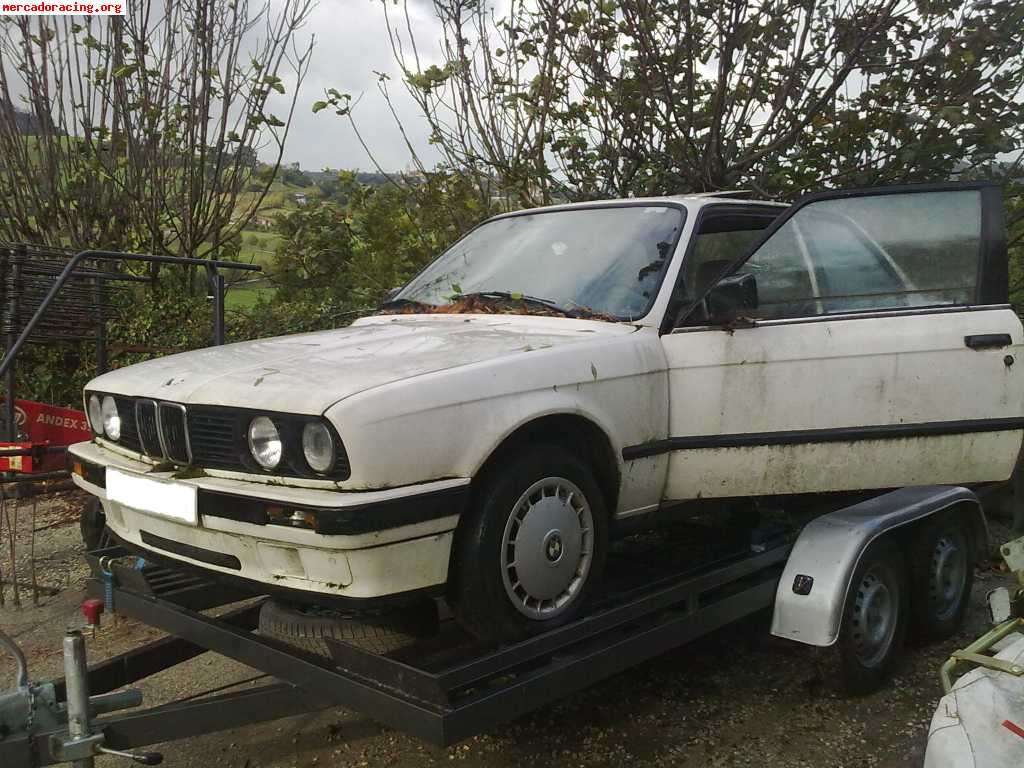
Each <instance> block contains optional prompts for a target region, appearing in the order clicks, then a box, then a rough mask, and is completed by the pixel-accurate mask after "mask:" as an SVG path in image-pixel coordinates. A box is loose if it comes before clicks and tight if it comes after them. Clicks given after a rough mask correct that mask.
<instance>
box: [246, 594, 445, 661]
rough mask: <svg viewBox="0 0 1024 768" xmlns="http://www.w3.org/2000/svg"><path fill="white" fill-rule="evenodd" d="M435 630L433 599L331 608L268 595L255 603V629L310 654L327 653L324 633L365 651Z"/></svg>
mask: <svg viewBox="0 0 1024 768" xmlns="http://www.w3.org/2000/svg"><path fill="white" fill-rule="evenodd" d="M436 631H437V607H436V606H435V605H434V603H433V601H423V602H419V603H411V604H409V605H407V606H402V607H396V608H393V609H388V610H380V611H373V612H346V611H336V610H331V609H327V608H321V607H317V606H304V605H290V604H285V603H279V602H277V601H275V600H268V601H267V602H265V603H264V604H263V606H262V607H261V608H260V620H259V632H260V634H261V635H262V636H264V637H269V638H272V639H274V640H277V641H279V642H282V643H285V644H286V645H290V646H292V647H294V648H298V649H300V650H303V651H306V652H307V653H311V654H313V655H314V656H322V657H324V658H328V659H329V658H331V650H330V648H329V647H328V645H327V642H326V639H325V638H332V639H334V640H341V641H344V642H346V643H349V644H350V645H354V646H357V647H358V648H362V649H363V650H365V651H370V652H371V653H378V654H386V653H391V652H392V651H397V650H398V649H399V648H404V647H406V646H409V645H412V644H413V643H415V642H417V641H418V640H421V639H422V638H424V637H428V636H429V635H431V634H433V633H434V632H436Z"/></svg>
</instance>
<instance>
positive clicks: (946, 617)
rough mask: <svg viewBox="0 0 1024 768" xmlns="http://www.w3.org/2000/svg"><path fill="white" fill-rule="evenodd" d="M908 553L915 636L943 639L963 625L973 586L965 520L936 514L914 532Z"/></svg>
mask: <svg viewBox="0 0 1024 768" xmlns="http://www.w3.org/2000/svg"><path fill="white" fill-rule="evenodd" d="M911 551H912V553H913V554H912V561H911V562H912V565H911V579H912V585H913V597H912V599H911V611H912V618H913V625H914V630H915V633H916V634H917V635H919V636H921V637H922V638H925V639H928V640H944V639H946V638H947V637H950V636H951V635H953V634H954V633H955V632H956V631H957V629H959V628H960V625H961V624H962V623H963V619H964V616H965V614H966V613H967V606H968V604H969V603H970V595H971V587H972V585H973V584H974V567H973V563H972V558H971V551H972V550H971V532H970V530H969V529H968V524H967V521H966V520H965V519H964V517H963V515H961V514H957V512H956V511H955V510H949V511H947V512H944V513H942V514H941V515H937V516H936V517H934V518H933V519H931V520H928V521H926V522H925V523H924V525H923V526H922V527H921V529H920V530H919V531H917V532H916V534H915V535H914V539H913V542H912V543H911Z"/></svg>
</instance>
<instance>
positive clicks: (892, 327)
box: [71, 183, 1024, 640]
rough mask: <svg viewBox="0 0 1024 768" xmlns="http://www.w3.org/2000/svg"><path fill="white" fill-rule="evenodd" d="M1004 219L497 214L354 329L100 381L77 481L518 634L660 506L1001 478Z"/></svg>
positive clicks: (213, 543)
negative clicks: (436, 601) (444, 602)
mask: <svg viewBox="0 0 1024 768" xmlns="http://www.w3.org/2000/svg"><path fill="white" fill-rule="evenodd" d="M1001 217H1002V202H1001V196H1000V191H999V189H998V188H996V187H992V186H987V185H985V184H980V183H979V184H970V183H968V184H947V185H927V186H906V187H890V188H877V189H871V190H860V191H841V192H828V193H822V194H817V195H812V196H809V197H807V198H804V199H802V200H800V201H799V202H797V203H796V204H794V205H792V206H784V205H779V204H774V203H767V202H754V201H748V200H739V199H733V198H730V197H713V196H694V197H662V198H651V199H642V200H637V199H631V200H612V201H602V202H594V203H585V204H574V205H560V206H553V207H549V208H542V209H535V210H525V211H518V212H514V213H508V214H505V215H500V216H497V217H495V218H492V219H490V220H488V221H486V222H484V223H483V224H481V225H480V226H478V227H477V228H475V229H473V230H472V231H471V232H469V233H468V234H467V235H466V236H465V237H464V238H462V239H461V240H460V241H459V242H457V243H456V244H455V245H454V246H452V247H451V248H450V249H449V250H447V251H446V252H445V253H443V254H442V255H441V256H439V257H438V258H437V260H436V261H434V262H433V263H432V264H430V265H429V266H428V267H426V268H425V269H424V270H423V271H422V272H421V273H420V274H418V275H417V276H415V277H414V278H413V279H412V280H411V281H410V282H409V283H408V284H407V285H406V286H405V287H404V288H402V289H401V290H400V291H399V292H398V293H397V294H394V295H393V296H392V298H391V299H390V300H389V301H387V302H385V303H384V304H383V305H382V308H381V310H380V311H379V312H378V313H377V314H375V315H373V316H371V317H365V318H362V319H360V320H358V321H356V322H355V323H353V324H352V325H351V326H348V327H345V328H339V329H336V330H329V331H322V332H318V333H307V334H301V335H295V336H286V337H280V338H271V339H261V340H258V341H250V342H244V343H239V344H230V345H227V346H222V347H213V348H207V349H201V350H196V351H193V352H187V353H184V354H178V355H173V356H170V357H165V358H162V359H158V360H153V361H150V362H146V363H142V364H139V365H133V366H131V367H128V368H124V369H121V370H116V371H113V372H110V373H107V374H104V375H102V376H100V377H98V378H96V379H94V380H93V381H91V382H90V383H89V385H88V386H87V388H86V391H85V401H86V406H87V411H88V415H89V421H90V425H91V428H92V431H93V433H94V438H93V439H92V440H91V441H90V442H86V443H80V444H78V445H75V446H73V447H72V449H71V453H72V454H73V457H74V461H75V462H76V471H77V474H76V475H75V480H76V482H77V483H78V485H79V486H81V487H82V488H84V489H85V490H87V491H89V492H90V493H92V494H94V495H95V496H97V497H99V499H100V500H101V503H102V508H103V511H104V513H105V515H106V524H107V525H108V526H109V528H110V529H111V530H112V531H113V533H114V534H115V535H116V536H117V537H118V538H119V539H120V540H122V541H123V542H124V543H125V544H126V545H128V546H129V547H132V548H134V549H137V550H141V551H144V552H148V553H150V554H151V555H154V556H157V557H159V558H161V559H163V560H166V561H174V562H178V563H181V564H187V565H189V566H192V567H196V568H200V569H204V570H206V571H209V572H214V573H217V574H219V575H220V576H222V577H226V578H230V579H232V580H234V581H236V582H238V583H241V584H246V585H248V586H251V587H253V588H254V590H255V591H257V592H259V593H271V594H275V595H279V596H280V595H283V596H285V597H286V598H288V599H292V600H300V601H301V600H305V601H307V602H314V603H315V602H322V603H325V604H338V603H345V602H347V603H348V604H350V605H351V604H357V605H374V604H376V603H379V602H380V601H382V600H386V601H397V602H401V601H406V602H409V601H411V600H414V599H416V598H419V597H423V596H438V595H443V596H445V597H446V598H447V599H448V601H449V603H450V604H451V605H452V606H453V610H454V611H455V613H456V615H457V616H458V617H459V618H460V619H461V620H462V621H463V623H464V624H465V625H466V626H468V627H469V628H471V629H472V630H473V631H474V632H475V633H477V634H478V635H480V636H482V637H484V638H489V639H497V640H502V639H514V638H518V637H522V636H524V635H527V634H529V633H531V632H535V631H538V630H544V629H548V628H550V627H553V626H557V625H559V624H561V623H563V622H566V621H568V620H570V619H572V618H573V617H575V616H578V615H579V613H580V611H581V609H582V607H583V606H584V605H585V603H586V602H587V600H588V598H589V597H592V596H593V594H594V592H595V591H596V590H598V589H599V586H598V585H599V584H600V577H601V574H602V570H603V567H604V564H605V558H606V553H607V551H608V547H609V536H610V533H615V532H617V531H620V530H625V529H626V524H627V523H629V524H634V525H642V524H643V522H644V521H646V520H650V519H652V516H653V515H654V513H659V515H662V516H663V515H669V516H671V515H672V514H673V512H674V510H677V509H690V508H692V507H693V505H694V503H695V502H698V501H700V502H704V501H706V500H721V499H737V498H751V497H753V498H762V497H772V496H774V497H778V496H791V495H795V494H807V493H831V492H843V491H851V490H864V489H888V488H894V487H900V486H907V485H920V484H930V483H956V484H973V483H983V482H989V481H1000V480H1005V479H1006V478H1008V477H1009V476H1010V474H1011V472H1012V469H1013V467H1014V464H1015V461H1016V458H1017V453H1018V451H1019V449H1020V447H1021V438H1022V430H1024V387H1022V383H1021V376H1022V375H1024V373H1022V370H1021V369H1022V366H1017V365H1015V364H1014V363H1015V359H1016V358H1017V357H1018V356H1019V354H1020V351H1021V345H1022V343H1024V330H1022V326H1021V322H1020V320H1018V319H1017V316H1016V315H1015V314H1014V312H1013V311H1012V309H1011V308H1010V307H1009V306H1008V304H1007V292H1008V289H1007V283H1008V277H1007V259H1006V253H1005V241H1004V239H1003V238H1004V235H1003V231H1002V218H1001ZM1022 365H1024V363H1022ZM680 514H682V513H681V512H680Z"/></svg>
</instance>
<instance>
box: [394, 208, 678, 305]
mask: <svg viewBox="0 0 1024 768" xmlns="http://www.w3.org/2000/svg"><path fill="white" fill-rule="evenodd" d="M601 208H674V209H676V210H677V211H679V213H680V219H679V230H678V231H677V232H676V235H675V237H674V238H673V240H672V243H671V244H670V245H669V250H668V253H669V256H668V258H667V259H666V260H665V266H664V267H662V268H661V270H660V274H659V275H658V282H657V284H656V285H655V286H653V290H652V291H651V298H650V300H649V301H648V302H647V307H646V308H645V309H644V311H643V314H639V315H635V316H633V317H621V316H619V315H613V314H611V313H607V315H608V317H614V318H615V322H618V323H635V322H639V321H641V320H644V319H646V318H647V317H648V316H649V315H650V314H651V311H652V310H653V309H654V307H655V304H657V302H658V297H659V296H660V295H661V292H662V289H663V288H664V286H665V278H666V276H667V275H668V274H669V270H670V269H671V268H672V265H673V263H674V262H675V261H676V251H677V250H678V248H679V241H680V239H681V238H682V236H683V232H684V231H685V230H686V222H687V219H688V214H689V209H688V208H687V206H686V205H685V204H684V203H682V202H680V201H677V200H667V199H664V198H645V199H639V200H614V201H607V202H605V201H600V200H595V201H592V202H587V203H568V204H562V205H549V206H543V207H539V208H524V209H523V210H521V211H508V212H507V213H499V214H497V215H496V216H491V217H489V218H487V219H484V220H483V221H481V222H480V223H479V224H477V225H476V226H474V227H471V228H470V229H468V230H466V232H465V233H463V235H462V236H461V237H460V238H459V239H458V240H456V241H455V242H454V243H452V244H451V245H449V246H448V247H447V248H445V249H444V250H443V251H441V253H439V254H438V255H437V256H435V257H434V258H433V259H431V260H430V261H429V262H428V263H427V264H425V265H424V266H423V267H422V268H421V269H420V270H419V271H417V272H416V274H414V275H413V276H412V277H410V278H409V279H408V280H407V281H406V282H405V283H404V284H403V285H402V287H401V288H400V289H399V290H398V291H396V292H395V294H394V296H392V297H391V299H392V300H395V299H400V298H407V297H404V296H402V294H403V293H405V291H406V290H407V289H408V288H409V286H410V285H412V283H413V282H414V281H415V280H416V279H417V278H419V276H420V275H422V274H423V273H424V272H426V271H427V270H428V269H429V268H430V267H431V266H433V265H434V263H435V262H437V261H438V260H440V259H441V258H443V257H444V256H445V255H446V254H447V253H448V252H449V251H451V250H452V249H453V248H456V247H457V246H458V245H459V243H461V242H462V241H463V240H465V239H466V238H467V237H469V236H470V235H471V234H473V233H474V232H476V230H478V229H480V227H483V226H485V225H487V224H490V223H491V222H493V221H499V220H501V219H509V218H513V217H517V216H537V215H543V214H549V213H568V212H572V211H589V210H595V209H601ZM437 306H442V307H443V306H446V305H444V304H439V305H437ZM378 311H381V312H384V313H388V311H387V310H378ZM396 314H397V313H396ZM410 314H415V313H410Z"/></svg>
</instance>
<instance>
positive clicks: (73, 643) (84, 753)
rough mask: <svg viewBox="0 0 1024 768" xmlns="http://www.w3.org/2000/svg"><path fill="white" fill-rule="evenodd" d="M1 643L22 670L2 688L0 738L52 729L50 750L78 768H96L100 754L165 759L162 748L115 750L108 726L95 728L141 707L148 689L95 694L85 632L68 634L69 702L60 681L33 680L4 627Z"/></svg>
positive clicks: (149, 761) (155, 760)
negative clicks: (108, 716) (62, 697)
mask: <svg viewBox="0 0 1024 768" xmlns="http://www.w3.org/2000/svg"><path fill="white" fill-rule="evenodd" d="M0 648H3V649H4V650H6V651H7V652H8V653H9V654H10V655H11V656H13V657H14V661H15V665H16V669H17V672H16V680H15V684H14V688H13V689H11V690H9V691H4V692H0V739H3V738H6V737H7V736H9V735H16V734H18V733H23V734H25V735H28V736H31V735H32V734H33V733H36V732H39V731H51V733H50V736H49V749H50V754H51V755H52V756H53V758H54V760H55V761H57V762H68V763H71V764H72V765H74V766H75V768H92V766H93V758H95V757H97V756H99V755H112V756H116V757H124V758H127V759H129V760H133V761H135V762H136V763H141V764H142V765H159V764H160V763H161V762H162V761H163V755H161V754H160V753H159V752H126V751H122V750H118V749H111V748H110V747H107V746H106V745H105V744H104V739H105V736H104V734H103V732H102V731H99V732H93V730H92V727H91V721H92V718H94V717H96V716H98V715H102V714H105V713H108V712H116V711H118V710H121V709H130V708H132V707H137V706H139V705H140V704H142V692H141V691H139V690H137V689H129V690H125V691H119V692H117V693H105V694H102V695H99V696H89V682H88V670H87V668H86V663H85V638H84V637H82V633H81V632H79V631H78V630H71V631H69V632H67V634H65V636H64V644H63V651H64V684H65V687H66V692H67V702H66V704H61V703H59V702H58V701H57V691H56V686H55V685H54V683H52V682H47V683H30V682H29V679H28V663H27V662H26V660H25V655H24V654H23V653H22V652H21V649H20V648H18V646H17V645H16V644H15V642H14V641H13V640H12V639H11V638H10V637H8V636H7V635H6V634H4V633H3V632H0Z"/></svg>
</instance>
